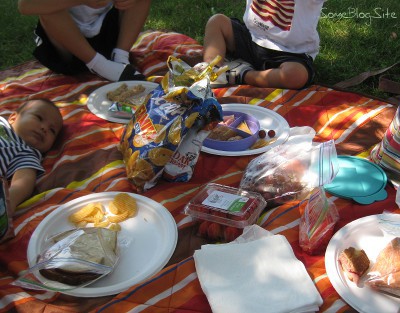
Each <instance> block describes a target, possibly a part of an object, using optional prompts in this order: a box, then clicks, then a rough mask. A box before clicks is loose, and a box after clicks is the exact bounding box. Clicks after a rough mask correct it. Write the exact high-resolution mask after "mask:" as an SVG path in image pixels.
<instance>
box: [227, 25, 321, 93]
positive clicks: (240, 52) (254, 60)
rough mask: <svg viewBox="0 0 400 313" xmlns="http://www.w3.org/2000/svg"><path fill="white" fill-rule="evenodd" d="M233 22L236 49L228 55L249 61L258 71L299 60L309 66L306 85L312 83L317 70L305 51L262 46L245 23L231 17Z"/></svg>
mask: <svg viewBox="0 0 400 313" xmlns="http://www.w3.org/2000/svg"><path fill="white" fill-rule="evenodd" d="M231 22H232V28H233V34H234V38H235V49H236V51H235V52H234V53H230V54H228V57H233V58H236V59H242V60H244V61H246V62H249V63H250V64H251V65H253V67H254V69H256V70H258V71H261V70H266V69H270V68H277V67H279V66H280V65H281V64H282V63H284V62H298V63H301V64H303V65H304V66H305V67H306V68H307V71H308V81H307V83H306V86H308V85H310V84H311V83H312V81H313V79H314V76H315V70H314V61H313V59H312V57H311V56H309V55H308V54H305V53H290V52H285V51H278V50H273V49H268V48H264V47H261V46H259V45H257V44H256V43H255V42H253V40H252V38H251V34H250V32H249V30H248V29H247V27H246V25H245V24H244V23H242V22H241V21H239V20H238V19H236V18H231Z"/></svg>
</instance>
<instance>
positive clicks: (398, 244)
mask: <svg viewBox="0 0 400 313" xmlns="http://www.w3.org/2000/svg"><path fill="white" fill-rule="evenodd" d="M365 283H366V284H367V285H368V286H370V287H372V288H374V289H377V290H379V291H383V292H386V293H389V294H392V295H396V296H400V237H396V238H394V239H392V240H391V241H390V242H389V243H388V244H387V245H386V247H385V248H384V249H383V250H382V251H381V252H380V253H379V255H378V257H377V258H376V262H375V264H374V265H373V266H372V268H371V269H370V271H369V272H368V280H367V281H366V282H365Z"/></svg>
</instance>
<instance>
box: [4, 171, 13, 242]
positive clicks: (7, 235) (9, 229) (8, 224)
mask: <svg viewBox="0 0 400 313" xmlns="http://www.w3.org/2000/svg"><path fill="white" fill-rule="evenodd" d="M0 182H1V186H0V243H3V242H5V241H7V240H9V239H11V238H13V237H14V236H15V234H14V226H13V219H12V212H11V209H10V199H9V194H8V182H7V180H6V179H5V178H4V177H0Z"/></svg>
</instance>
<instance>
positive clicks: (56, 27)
mask: <svg viewBox="0 0 400 313" xmlns="http://www.w3.org/2000/svg"><path fill="white" fill-rule="evenodd" d="M40 22H41V24H42V26H43V28H44V30H45V32H46V34H47V36H48V37H49V39H50V41H51V42H52V43H53V45H54V46H55V47H56V48H57V50H58V51H59V53H60V55H61V56H63V58H65V59H67V58H68V56H69V55H71V54H72V55H75V56H76V57H77V58H78V59H80V60H82V62H84V63H88V62H90V61H91V60H92V59H93V58H94V56H95V55H96V51H95V50H94V49H93V48H92V47H91V46H90V44H89V43H88V41H87V40H86V38H85V37H84V36H83V34H82V33H81V31H80V30H79V28H78V27H77V25H76V24H75V22H74V20H73V19H72V17H71V15H70V14H69V13H68V11H59V12H57V13H54V14H47V15H42V16H40Z"/></svg>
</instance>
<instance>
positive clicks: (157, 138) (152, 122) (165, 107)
mask: <svg viewBox="0 0 400 313" xmlns="http://www.w3.org/2000/svg"><path fill="white" fill-rule="evenodd" d="M167 64H168V67H169V69H170V71H169V72H168V73H167V74H166V75H165V76H164V78H163V80H162V83H161V86H159V87H157V88H156V89H155V90H153V91H152V92H151V93H150V99H149V100H148V101H147V102H146V103H145V104H143V105H141V106H140V107H139V108H138V109H137V110H136V112H135V113H134V115H133V118H132V119H131V120H130V121H129V123H128V124H127V126H126V127H125V130H124V133H123V135H122V137H121V141H120V144H119V150H120V151H121V152H122V154H123V159H124V162H125V165H126V171H127V176H128V179H129V180H130V181H131V182H132V184H133V187H134V189H135V191H137V192H143V191H146V190H148V189H150V188H152V187H153V186H155V185H156V184H157V182H158V180H159V179H160V178H161V177H162V175H163V172H164V169H165V167H166V165H167V164H168V163H169V162H170V160H171V159H172V158H173V155H174V153H175V152H176V151H179V150H178V149H179V147H180V146H181V145H183V143H184V142H185V140H186V139H185V137H186V134H188V133H189V134H191V136H190V138H188V139H187V140H189V141H190V142H193V140H194V139H196V140H197V141H199V142H201V143H202V140H203V139H204V138H203V137H204V136H203V135H204V134H203V132H202V131H209V130H210V129H211V128H212V127H213V125H214V123H215V125H216V124H217V123H218V122H219V121H221V120H222V107H221V105H220V104H219V103H218V101H217V100H216V99H215V97H214V95H213V93H212V90H211V87H210V79H209V77H208V74H210V69H209V68H207V69H206V70H202V71H197V70H195V69H194V68H192V67H190V66H189V65H187V64H186V63H185V62H183V61H181V60H179V59H177V58H174V57H172V56H171V57H170V58H169V59H168V62H167ZM204 73H206V75H204ZM207 73H208V74H207ZM215 125H214V126H215ZM196 135H199V136H197V138H196ZM190 142H189V145H190ZM186 146H187V145H186ZM200 148H201V145H197V146H196V147H195V149H194V150H193V151H183V152H180V153H181V154H183V155H184V157H185V158H187V159H188V160H190V162H191V163H190V164H189V166H186V167H185V171H184V173H183V172H182V171H176V170H172V172H171V171H169V173H168V175H167V178H169V179H168V180H171V181H187V180H188V179H190V177H191V173H192V172H193V168H194V165H195V162H196V161H197V158H198V154H199V153H200ZM181 150H187V149H183V148H182V149H181Z"/></svg>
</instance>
